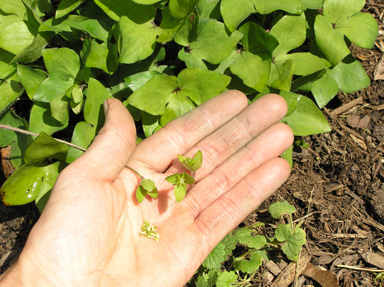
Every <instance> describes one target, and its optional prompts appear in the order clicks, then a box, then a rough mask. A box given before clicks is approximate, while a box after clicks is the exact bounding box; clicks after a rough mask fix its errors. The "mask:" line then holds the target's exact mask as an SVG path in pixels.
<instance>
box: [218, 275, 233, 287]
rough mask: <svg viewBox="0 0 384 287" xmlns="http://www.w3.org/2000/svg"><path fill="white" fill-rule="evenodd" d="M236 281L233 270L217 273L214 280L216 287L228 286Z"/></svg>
mask: <svg viewBox="0 0 384 287" xmlns="http://www.w3.org/2000/svg"><path fill="white" fill-rule="evenodd" d="M236 281H237V275H236V273H235V272H234V271H229V272H228V271H224V272H222V273H219V276H218V278H217V281H216V286H217V287H229V286H231V285H232V283H235V282H236Z"/></svg>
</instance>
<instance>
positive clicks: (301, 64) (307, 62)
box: [275, 52, 331, 76]
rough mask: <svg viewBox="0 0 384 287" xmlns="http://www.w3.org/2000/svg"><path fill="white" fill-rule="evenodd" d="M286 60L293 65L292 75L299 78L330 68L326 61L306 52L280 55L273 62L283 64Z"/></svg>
mask: <svg viewBox="0 0 384 287" xmlns="http://www.w3.org/2000/svg"><path fill="white" fill-rule="evenodd" d="M288 59H290V60H292V61H293V62H294V63H295V71H294V74H295V75H299V76H306V75H310V74H313V73H314V72H317V71H320V70H323V69H325V68H328V67H330V66H331V64H330V63H329V62H328V61H327V60H326V59H323V58H320V57H318V56H315V55H313V54H311V53H308V52H304V53H293V54H285V55H281V56H278V57H276V60H275V61H276V62H284V61H286V60H288Z"/></svg>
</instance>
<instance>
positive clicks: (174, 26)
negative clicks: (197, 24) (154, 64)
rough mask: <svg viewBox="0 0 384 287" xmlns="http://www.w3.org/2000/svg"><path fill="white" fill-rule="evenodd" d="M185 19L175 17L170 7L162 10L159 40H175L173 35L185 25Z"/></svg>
mask: <svg viewBox="0 0 384 287" xmlns="http://www.w3.org/2000/svg"><path fill="white" fill-rule="evenodd" d="M185 23H186V21H185V19H183V18H181V19H180V18H175V17H174V16H173V15H172V14H171V12H170V11H169V8H168V7H164V8H163V10H162V19H161V23H160V29H161V30H160V32H159V38H158V39H157V42H160V43H165V42H169V41H172V40H173V37H174V36H175V35H176V33H177V32H179V31H180V30H181V29H182V28H183V27H184V26H185Z"/></svg>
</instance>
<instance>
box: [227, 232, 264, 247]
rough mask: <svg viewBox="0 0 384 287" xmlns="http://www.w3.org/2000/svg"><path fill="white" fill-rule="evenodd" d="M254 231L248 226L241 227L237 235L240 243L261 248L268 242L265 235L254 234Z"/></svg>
mask: <svg viewBox="0 0 384 287" xmlns="http://www.w3.org/2000/svg"><path fill="white" fill-rule="evenodd" d="M253 233H254V232H253V231H252V230H250V229H248V228H245V227H244V228H240V229H238V230H236V233H235V236H236V239H237V240H238V241H239V243H240V244H243V245H246V246H248V248H254V249H261V248H263V247H264V246H265V244H266V243H267V239H266V238H265V236H264V235H253Z"/></svg>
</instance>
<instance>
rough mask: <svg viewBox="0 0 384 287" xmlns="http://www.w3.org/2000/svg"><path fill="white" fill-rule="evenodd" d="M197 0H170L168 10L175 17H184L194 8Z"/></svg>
mask: <svg viewBox="0 0 384 287" xmlns="http://www.w3.org/2000/svg"><path fill="white" fill-rule="evenodd" d="M197 2H198V0H170V1H169V10H170V12H171V13H172V15H173V16H174V17H176V18H185V17H187V16H188V15H189V14H191V13H192V11H193V10H194V9H195V7H196V4H197Z"/></svg>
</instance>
